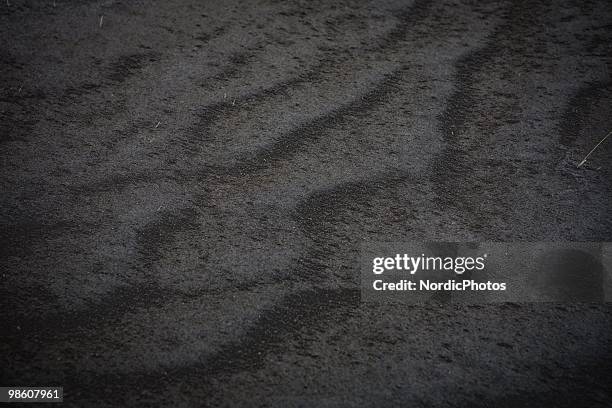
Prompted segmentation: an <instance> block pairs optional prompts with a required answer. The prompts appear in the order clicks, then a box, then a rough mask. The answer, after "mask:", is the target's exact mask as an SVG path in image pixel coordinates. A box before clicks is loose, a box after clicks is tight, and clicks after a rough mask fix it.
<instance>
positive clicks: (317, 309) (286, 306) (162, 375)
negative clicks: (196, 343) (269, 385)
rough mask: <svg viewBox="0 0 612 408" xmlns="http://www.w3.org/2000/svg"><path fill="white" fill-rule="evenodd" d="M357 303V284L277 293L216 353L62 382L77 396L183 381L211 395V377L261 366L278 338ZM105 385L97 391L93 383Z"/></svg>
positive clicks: (319, 325)
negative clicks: (181, 362)
mask: <svg viewBox="0 0 612 408" xmlns="http://www.w3.org/2000/svg"><path fill="white" fill-rule="evenodd" d="M358 304H359V291H358V290H357V289H348V288H337V289H326V288H319V289H307V290H302V291H298V292H293V293H291V294H289V295H287V296H285V297H283V298H282V299H281V300H280V301H279V302H277V303H276V304H275V305H274V307H272V308H270V309H267V310H265V311H264V312H263V313H262V314H261V316H260V317H259V319H258V320H257V321H256V322H255V324H254V325H253V326H251V327H250V328H249V329H247V331H246V332H245V333H244V334H242V335H240V337H239V338H238V339H237V340H235V341H233V342H230V343H228V344H226V345H225V346H223V347H222V348H221V349H220V350H219V351H218V352H217V353H215V354H214V355H212V356H210V357H208V358H206V357H201V358H196V359H195V361H194V362H193V363H190V364H187V365H182V366H177V367H167V368H163V369H160V370H155V371H136V372H130V373H129V374H111V375H108V377H107V375H99V374H95V373H91V375H81V376H79V377H68V378H66V379H65V380H64V381H65V383H66V384H70V386H71V387H72V388H73V389H75V390H76V389H78V390H83V391H82V392H83V394H81V396H82V397H85V398H100V399H101V400H102V401H104V400H106V399H109V400H111V399H112V398H113V396H112V395H111V393H109V392H108V389H113V388H122V389H124V388H128V387H138V389H139V390H143V389H146V390H150V391H151V392H154V391H155V390H159V389H162V388H163V386H164V384H165V383H167V382H172V383H174V384H177V383H180V384H182V386H189V388H190V389H191V390H192V392H194V393H197V394H202V395H201V398H202V400H204V401H208V400H211V399H214V395H213V394H212V393H211V392H210V389H211V387H212V384H211V381H212V380H215V381H218V380H219V379H222V378H224V377H225V376H229V375H231V374H234V373H237V372H241V371H252V370H256V369H257V368H259V367H261V366H263V365H264V364H265V362H266V360H267V358H268V356H269V355H270V354H272V353H278V352H281V351H282V350H283V346H282V345H283V343H284V342H286V341H287V340H289V339H291V338H292V337H295V336H296V335H297V334H298V333H300V332H301V331H302V330H304V329H310V330H317V329H320V328H323V327H324V326H325V325H326V324H327V321H328V320H329V319H333V318H335V317H336V316H338V315H339V314H340V315H342V314H345V313H347V312H346V310H350V309H352V308H354V307H356V306H357V305H358ZM101 383H103V384H106V388H107V390H105V391H104V392H102V391H101V390H99V387H95V386H93V385H95V384H101Z"/></svg>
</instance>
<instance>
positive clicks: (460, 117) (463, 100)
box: [432, 0, 534, 211]
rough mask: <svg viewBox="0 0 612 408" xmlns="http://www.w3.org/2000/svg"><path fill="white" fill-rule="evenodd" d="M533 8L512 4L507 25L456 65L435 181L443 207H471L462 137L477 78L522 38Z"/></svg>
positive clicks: (442, 118) (473, 103)
mask: <svg viewBox="0 0 612 408" xmlns="http://www.w3.org/2000/svg"><path fill="white" fill-rule="evenodd" d="M533 12H534V11H533V8H530V7H526V8H523V7H522V2H521V1H520V0H518V1H517V0H515V1H514V2H513V3H511V5H510V7H509V10H508V11H507V17H506V19H505V22H504V23H502V24H501V25H499V26H498V27H497V28H496V29H495V30H494V32H493V33H492V34H491V35H489V37H488V40H487V42H486V44H485V45H484V46H483V47H481V48H480V49H477V50H474V51H469V52H468V53H466V54H465V55H464V56H462V57H461V58H459V60H458V61H457V62H456V63H455V64H454V68H455V71H456V74H455V78H456V84H457V85H456V91H455V92H454V93H453V95H452V96H451V97H450V99H449V100H448V102H447V104H446V109H445V110H444V112H443V113H442V115H441V116H440V118H439V120H440V129H441V131H442V135H443V138H444V147H443V148H442V151H441V152H440V154H439V157H438V159H437V160H436V163H437V164H436V165H435V166H434V169H433V175H432V181H433V184H434V189H435V191H436V192H437V194H438V199H439V202H440V204H441V205H443V206H445V207H452V206H456V205H458V204H459V205H461V204H463V209H464V210H468V211H469V208H470V206H469V205H467V204H466V203H462V202H461V194H460V193H459V190H460V189H459V188H458V187H459V186H461V183H462V182H464V181H465V180H466V178H467V177H468V175H469V172H470V171H471V168H470V164H471V163H470V162H469V157H468V153H469V152H466V151H465V150H464V148H463V146H462V145H461V141H462V136H463V134H464V133H465V131H466V129H467V126H468V125H469V124H470V123H471V121H473V120H474V119H475V118H474V114H473V110H474V106H476V105H477V104H478V100H476V95H475V87H476V85H477V84H476V76H477V75H478V73H479V72H481V71H482V69H483V67H484V63H485V62H486V61H488V60H491V59H492V58H493V57H494V56H496V55H498V54H500V53H503V52H505V51H504V49H503V47H502V46H501V44H500V42H501V40H503V39H505V38H510V37H513V38H515V39H516V38H519V39H520V38H521V37H520V30H519V32H516V29H517V27H521V23H522V19H524V17H525V13H533Z"/></svg>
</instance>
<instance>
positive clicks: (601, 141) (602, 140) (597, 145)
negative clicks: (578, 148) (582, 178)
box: [576, 131, 612, 168]
mask: <svg viewBox="0 0 612 408" xmlns="http://www.w3.org/2000/svg"><path fill="white" fill-rule="evenodd" d="M610 135H612V131H611V132H610V133H608V134H607V135H606V136H605V137H604V138H603V139H601V140H600V141H599V143H597V144H596V145H595V147H594V148H592V149H591V151H590V152H589V154H587V155H586V156H585V157H584V159H582V161H581V162H580V164H578V166H576V167H577V168H580V167H581V166H582V165H583V164H584V163H586V161H587V159H588V158H589V156H590V155H591V154H592V153H593V152H594V151H595V149H597V148H598V147H599V145H600V144H602V143H603V142H604V140H606V139H607V138H608V136H610Z"/></svg>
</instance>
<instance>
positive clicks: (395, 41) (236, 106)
mask: <svg viewBox="0 0 612 408" xmlns="http://www.w3.org/2000/svg"><path fill="white" fill-rule="evenodd" d="M430 12H431V2H429V1H425V0H416V1H415V2H414V3H413V4H412V5H411V6H409V7H406V8H402V9H400V10H399V11H397V12H396V18H397V20H398V24H397V25H396V26H395V27H394V28H393V29H391V30H390V32H388V33H387V34H385V35H384V36H382V37H379V38H376V39H374V42H375V44H374V45H367V46H364V47H361V48H358V49H357V50H356V53H357V55H361V56H362V57H363V56H368V57H371V55H372V53H376V54H380V55H384V54H386V53H388V52H390V51H392V50H397V49H399V48H400V47H401V43H402V41H403V40H405V39H406V36H407V35H408V34H410V33H411V30H413V29H414V27H415V25H416V24H417V23H418V22H419V21H421V20H423V19H425V18H426V17H427V15H428V13H430ZM430 29H432V30H433V29H435V27H433V28H432V27H430ZM347 59H348V57H343V56H337V57H336V56H334V57H333V58H332V57H325V58H324V59H323V60H322V61H319V62H318V63H316V64H315V65H314V66H313V67H311V68H308V69H306V70H304V71H302V72H300V73H299V74H297V75H296V76H294V77H291V78H288V79H286V80H284V81H281V82H278V83H276V84H274V85H272V86H270V87H267V88H264V89H261V90H257V91H254V92H249V93H247V94H244V95H242V96H240V97H238V98H235V99H232V101H220V102H215V103H212V104H209V105H207V106H204V107H202V108H200V110H199V113H198V120H196V121H195V122H194V123H193V124H192V125H190V126H189V127H187V128H186V129H185V131H186V133H187V135H188V137H187V138H185V139H183V140H179V141H178V144H179V145H180V146H181V147H182V149H183V151H184V152H188V153H190V154H191V155H197V154H198V153H199V152H200V146H199V144H198V142H200V141H201V140H202V138H203V137H205V135H206V134H207V133H208V130H209V129H210V127H211V125H212V124H213V123H214V122H215V121H217V120H218V119H219V118H221V117H223V116H226V115H228V114H233V113H235V112H238V111H239V110H240V108H241V106H243V105H245V104H257V103H262V102H265V101H266V100H269V99H271V98H274V97H276V96H278V95H280V94H284V93H286V92H288V91H290V90H291V89H293V88H294V87H296V86H298V85H301V84H305V83H308V82H316V81H319V80H321V79H322V78H323V77H325V76H326V75H329V72H328V70H329V69H338V68H341V67H340V66H339V64H341V63H342V62H343V61H344V60H347ZM245 60H246V61H245V64H246V62H247V61H248V60H249V59H248V58H246V59H245ZM246 65H248V64H246ZM394 75H395V73H393V74H391V77H393V76H394ZM390 80H392V78H387V79H386V80H385V81H390ZM383 85H384V84H383ZM390 90H392V89H389V90H387V91H382V92H381V91H376V90H373V91H371V92H370V93H368V94H366V95H365V96H364V97H363V98H364V99H366V100H367V99H372V98H374V97H375V96H376V93H377V92H378V93H379V94H380V93H388V91H390ZM342 109H348V110H350V109H355V110H359V108H358V107H356V106H355V107H353V108H351V107H350V106H346V107H345V108H342V107H341V108H338V109H336V110H335V111H338V113H339V114H340V113H341V112H340V111H341V110H342ZM326 116H328V115H324V116H322V117H321V118H319V119H318V120H319V121H321V122H324V121H325V120H326V119H325V117H326ZM330 119H331V118H330ZM308 126H309V125H305V126H304V127H305V128H307V127H308ZM291 133H292V132H289V133H288V135H287V137H288V139H287V140H288V142H289V143H295V141H293V142H292V141H291V139H292V136H291ZM296 133H299V130H298V131H297V132H296ZM282 144H283V137H281V139H280V140H279V141H278V142H277V143H276V144H275V145H276V147H275V145H274V144H273V145H271V146H269V147H268V148H267V149H262V150H261V151H260V152H254V153H253V157H248V156H247V157H245V158H244V159H245V160H247V161H248V162H249V163H250V164H247V165H246V167H247V168H248V167H259V168H260V169H264V168H266V167H267V166H268V164H266V163H265V162H264V163H259V164H257V163H256V160H258V159H264V158H266V157H265V156H266V155H272V156H276V155H277V154H276V153H274V150H279V151H282V150H287V149H286V148H282V147H281V146H282ZM266 150H267V151H268V153H266ZM258 155H259V156H260V157H257V156H258ZM208 170H211V171H212V172H214V173H217V172H221V171H222V168H218V169H216V168H214V167H213V168H210V169H208ZM249 171H251V170H244V171H243V172H249ZM239 172H240V170H238V173H239ZM196 173H198V174H195V173H194V174H183V173H180V174H177V175H178V176H179V177H187V178H188V179H189V178H193V177H198V176H200V175H201V173H202V172H196ZM234 175H236V173H234ZM169 176H170V178H172V176H173V174H170V175H169ZM167 177H168V171H163V170H161V171H147V172H146V173H136V174H134V173H132V174H130V175H122V174H115V175H112V176H111V177H110V178H109V179H104V180H101V181H99V182H97V183H89V184H87V185H83V186H79V188H82V190H83V191H85V192H90V193H95V192H96V190H98V189H100V190H102V191H105V190H108V189H109V188H110V187H111V186H113V185H114V186H115V189H116V190H118V191H121V189H122V188H125V187H127V186H130V185H134V184H141V183H154V182H156V181H159V180H162V179H167ZM75 191H76V190H75Z"/></svg>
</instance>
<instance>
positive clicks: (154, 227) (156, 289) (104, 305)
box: [22, 69, 402, 332]
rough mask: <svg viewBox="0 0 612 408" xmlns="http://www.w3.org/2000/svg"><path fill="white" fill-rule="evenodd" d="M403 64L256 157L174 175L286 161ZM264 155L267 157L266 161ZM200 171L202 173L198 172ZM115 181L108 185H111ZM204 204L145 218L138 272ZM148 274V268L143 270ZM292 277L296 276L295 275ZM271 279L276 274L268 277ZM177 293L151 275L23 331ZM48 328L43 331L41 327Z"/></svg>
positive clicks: (370, 101)
mask: <svg viewBox="0 0 612 408" xmlns="http://www.w3.org/2000/svg"><path fill="white" fill-rule="evenodd" d="M401 71H402V70H401V69H400V70H398V71H396V72H394V73H392V74H391V75H390V76H389V77H388V78H386V79H385V80H383V81H381V83H379V84H377V85H376V86H375V87H374V88H373V89H372V90H371V91H369V92H368V93H366V94H365V95H364V96H363V97H362V98H360V99H358V100H356V101H354V102H353V103H350V104H347V105H345V106H343V107H341V108H338V109H336V110H334V111H333V112H331V113H329V114H326V115H323V116H321V117H319V118H316V119H314V120H313V121H312V122H309V123H308V124H305V125H303V126H302V127H300V128H297V129H295V130H294V131H292V132H289V133H288V134H287V135H286V136H285V137H284V138H283V140H282V141H280V142H278V143H276V144H274V145H272V146H271V147H270V148H268V149H262V150H261V151H260V152H259V153H258V154H257V155H255V157H258V158H259V159H251V160H248V161H247V160H246V159H245V160H244V161H243V162H239V164H238V165H237V166H235V167H228V168H225V167H209V168H207V169H206V170H198V171H196V172H193V173H185V174H180V175H177V177H178V178H179V179H181V180H182V181H183V182H185V181H186V180H192V181H199V182H203V183H204V184H205V183H206V181H212V182H219V178H221V179H222V180H223V179H227V178H228V177H243V176H249V175H251V174H253V173H256V172H257V171H259V170H262V169H264V168H266V167H267V166H269V165H270V164H273V163H274V162H276V161H279V160H288V159H290V158H291V157H292V155H293V154H295V153H296V152H297V150H298V149H299V148H300V147H303V146H304V145H306V144H308V143H313V142H316V140H317V139H318V137H320V136H321V135H322V134H323V133H324V132H325V131H326V129H327V128H329V127H330V126H334V125H337V124H338V123H340V122H342V121H344V120H345V118H346V117H347V116H351V117H355V116H360V115H365V114H366V113H367V111H368V110H370V109H373V108H374V107H375V106H377V104H378V103H380V102H381V101H382V100H383V99H384V96H385V95H387V94H388V93H389V92H391V91H392V90H393V89H395V86H394V83H395V82H396V81H397V80H398V78H399V76H400V75H401ZM263 158H266V160H264V159H263ZM202 172H203V173H202ZM112 187H116V186H107V188H112ZM205 203H206V196H205V195H203V194H200V195H198V196H197V197H196V198H195V199H194V204H193V206H191V207H185V208H182V209H179V210H164V211H161V212H159V213H156V215H155V218H154V219H152V220H151V221H150V222H148V223H147V224H146V225H145V226H144V227H143V228H142V229H141V230H140V231H139V233H138V238H137V251H138V257H137V259H136V260H135V264H134V267H135V268H138V269H139V270H141V271H147V270H149V269H150V268H151V267H153V266H155V265H157V264H158V263H159V261H160V260H161V259H162V258H163V253H162V251H163V250H164V247H166V246H168V245H170V244H171V242H172V241H173V239H174V237H175V236H176V235H177V234H179V233H180V232H182V231H187V230H190V229H197V228H198V224H197V222H196V221H195V219H196V218H197V216H198V214H199V211H198V209H199V207H201V206H204V205H205ZM143 273H145V274H147V273H146V272H143ZM294 278H295V277H294ZM272 282H274V279H272ZM256 286H259V284H258V285H256ZM241 288H242V289H243V290H244V289H245V288H251V285H250V284H243V285H242V286H241ZM176 296H180V294H179V293H175V292H173V291H172V290H171V289H168V291H167V293H165V294H164V293H163V290H161V288H160V286H159V285H158V284H157V283H156V282H155V280H154V279H153V278H152V277H149V278H148V279H145V280H143V281H139V282H133V283H132V284H130V285H127V286H121V287H119V288H118V289H116V291H115V292H112V293H110V294H108V295H106V296H105V297H104V298H103V299H102V300H101V301H100V302H96V303H95V304H93V305H90V306H88V307H87V308H86V309H85V310H84V311H79V312H76V313H74V314H70V313H67V314H66V313H65V314H64V315H63V317H62V318H61V319H54V318H52V317H45V321H44V322H39V323H37V322H36V321H32V322H29V323H28V322H26V323H25V324H24V325H22V326H23V327H24V328H23V330H27V329H26V328H27V327H31V328H34V327H36V326H38V324H40V325H41V326H48V327H49V328H50V330H57V329H60V328H62V327H66V326H67V325H68V324H69V322H70V321H71V320H74V321H79V320H81V319H82V318H83V316H87V315H88V313H95V314H97V315H100V316H101V318H100V320H99V322H98V323H97V324H96V323H93V322H92V323H91V324H88V325H87V327H88V328H89V329H90V330H91V329H93V328H94V326H96V327H104V326H106V325H107V324H108V321H107V319H105V318H104V316H111V315H112V316H114V318H118V317H120V316H122V315H124V314H125V313H126V312H128V311H130V310H134V309H135V308H137V307H142V306H146V304H147V303H146V302H147V300H148V299H151V298H155V299H156V304H157V305H160V304H165V303H167V302H169V301H171V300H172V299H174V298H175V297H176ZM45 332H46V330H45Z"/></svg>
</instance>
